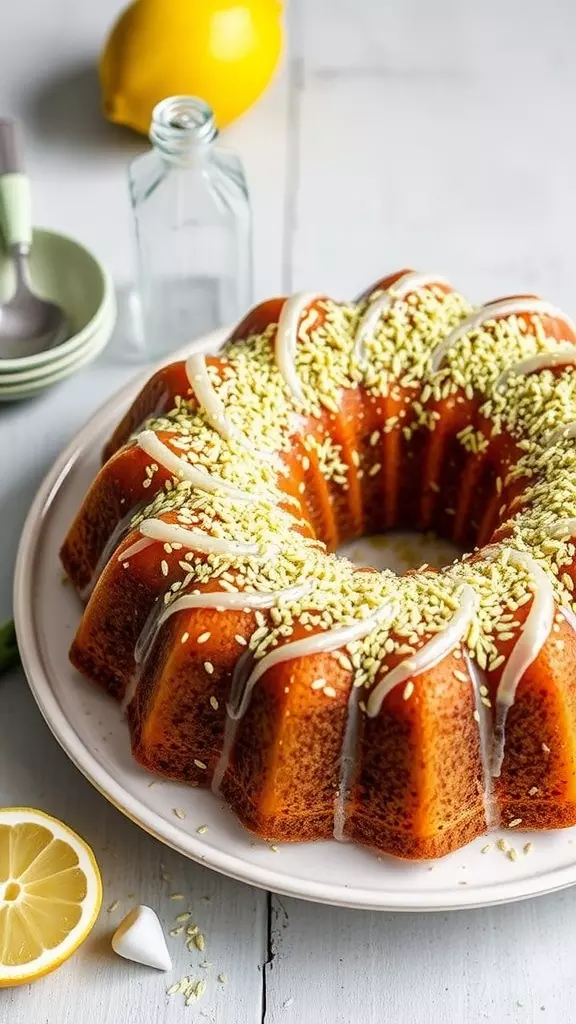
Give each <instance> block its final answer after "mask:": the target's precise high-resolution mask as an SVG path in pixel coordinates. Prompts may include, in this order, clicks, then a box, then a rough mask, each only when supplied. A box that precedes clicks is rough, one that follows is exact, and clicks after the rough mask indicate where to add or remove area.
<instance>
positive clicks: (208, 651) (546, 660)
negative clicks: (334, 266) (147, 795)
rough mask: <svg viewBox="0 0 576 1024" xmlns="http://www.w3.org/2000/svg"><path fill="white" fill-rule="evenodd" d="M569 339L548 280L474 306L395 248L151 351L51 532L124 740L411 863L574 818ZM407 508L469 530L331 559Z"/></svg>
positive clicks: (297, 825) (302, 824) (304, 828)
mask: <svg viewBox="0 0 576 1024" xmlns="http://www.w3.org/2000/svg"><path fill="white" fill-rule="evenodd" d="M575 344H576V334H575V333H574V330H573V327H572V325H571V324H570V322H569V321H568V320H567V318H566V317H564V316H563V314H560V313H559V312H558V311H556V310H554V309H553V308H552V307H549V306H548V305H547V304H544V303H542V302H540V300H536V299H534V298H532V297H513V298H512V299H507V300H502V301H500V303H499V304H491V305H488V306H486V307H483V309H480V310H474V311H471V309H470V307H469V306H468V305H467V303H466V302H465V301H464V300H463V299H462V297H461V296H459V295H457V293H455V292H454V291H453V290H452V289H451V287H450V286H449V285H447V284H446V283H445V282H443V281H442V280H441V279H436V278H434V277H433V276H430V275H427V276H426V275H414V274H413V273H412V272H409V271H402V272H400V273H399V274H395V275H392V276H391V277H389V278H386V279H383V280H382V281H379V282H377V284H376V285H375V286H374V287H373V288H371V289H370V290H369V291H368V292H367V293H366V294H365V296H363V297H362V298H361V299H360V300H359V302H358V304H349V305H345V304H339V303H334V302H333V301H332V300H330V299H327V298H326V297H323V296H308V297H305V298H304V299H303V300H302V301H300V300H299V299H298V298H296V299H294V300H290V301H288V300H284V299H273V300H270V301H269V302H268V303H264V304H262V305H261V306H259V307H257V308H256V309H255V310H253V311H252V312H251V313H250V314H249V315H248V316H247V318H246V319H245V320H244V321H243V322H242V324H240V325H239V326H238V328H237V329H236V330H235V332H234V333H233V335H232V337H231V340H230V342H229V343H228V344H227V346H226V348H225V351H224V353H223V354H222V356H220V357H218V358H212V357H211V358H208V359H206V360H202V359H200V360H198V359H197V360H195V361H194V360H192V361H191V362H190V363H189V364H188V363H185V362H178V363H173V364H171V365H170V366H167V367H164V368H162V369H161V370H159V371H157V373H156V374H154V376H153V377H152V378H151V379H150V381H149V382H148V383H147V384H146V385H145V387H144V388H143V389H142V391H141V393H140V395H139V396H138V397H137V398H136V400H135V401H134V403H133V405H132V407H131V408H130V409H129V410H128V412H127V414H126V416H125V417H124V418H123V420H122V421H121V423H120V424H119V425H118V427H117V429H116V430H115V432H114V434H113V436H112V438H111V439H110V441H109V442H108V444H107V446H106V448H105V451H104V464H103V467H102V469H101V471H100V473H99V475H98V477H97V478H96V480H95V481H94V483H93V485H92V487H91V489H90V490H89V492H88V494H87V496H86V499H85V501H84V503H83V506H82V508H81V509H80V511H79V513H78V515H77V517H76V520H75V522H74V523H73V525H72V526H71V529H70V531H69V534H68V536H67V538H66V540H65V542H64V545H63V547H62V552H61V557H62V562H63V565H64V567H65V570H66V572H67V573H68V575H69V576H70V579H71V580H72V582H73V583H74V585H75V586H76V587H77V589H78V590H79V591H80V592H81V594H82V595H83V596H84V598H86V597H88V598H89V600H88V604H87V607H86V610H85V612H84V615H83V618H82V622H81V624H80V627H79V629H78V632H77V635H76V637H75V640H74V643H73V645H72V649H71V654H70V656H71V659H72V662H73V664H74V665H75V666H76V667H77V668H78V669H79V670H80V671H81V672H82V673H84V674H85V675H86V676H87V677H88V678H89V679H91V680H93V681H94V682H96V683H98V684H99V685H101V686H103V687H104V688H106V689H107V690H108V691H109V692H110V693H112V694H113V695H114V696H115V697H117V698H118V699H120V700H124V701H125V702H127V710H128V721H129V725H130V731H131V738H132V748H133V753H134V757H135V758H136V759H137V760H138V761H139V762H140V763H141V764H142V765H143V766H144V767H146V768H148V769H149V770H151V771H156V772H159V773H161V774H164V775H166V776H167V777H170V778H174V779H180V780H183V781H186V782H188V783H190V784H192V785H200V786H207V785H211V784H212V785H213V787H214V788H217V790H218V792H219V793H220V794H221V795H222V796H223V797H224V798H225V799H226V801H227V802H228V803H229V804H230V806H231V807H232V809H233V810H234V812H235V813H236V815H237V816H238V818H239V819H240V821H241V822H242V823H243V824H244V825H245V826H246V827H247V828H248V829H250V830H252V831H253V832H255V833H257V834H258V835H260V836H262V837H263V838H266V839H269V840H276V841H279V840H285V841H292V840H294V841H309V840H313V839H326V838H329V837H330V836H331V835H333V834H335V835H336V837H337V838H349V839H353V840H354V841H356V842H358V843H362V844H365V845H367V846H370V847H373V848H375V849H376V850H378V851H380V852H381V853H389V854H393V855H395V856H400V857H405V858H411V859H423V858H429V857H437V856H442V855H444V854H445V853H448V852H450V851H451V850H454V849H457V848H458V847H460V846H462V845H464V844H466V843H467V842H469V841H470V840H472V839H474V838H475V837H478V836H481V835H482V834H483V833H484V832H485V831H486V830H487V828H489V827H492V826H494V824H495V823H496V822H497V821H500V822H501V823H502V824H503V825H508V826H510V827H511V828H512V829H514V828H520V827H522V828H556V827H562V826H564V825H573V824H576V791H575V790H576V783H575V781H574V780H575V779H576V740H575V737H576V690H575V687H576V682H575V680H576V676H575V673H574V671H573V666H574V664H575V663H576V640H575V636H574V628H573V621H572V619H571V618H570V616H571V615H573V612H574V605H573V589H574V582H573V567H574V562H575V555H576V551H575V548H574V545H573V543H572V537H573V536H574V534H576V498H575V497H574V488H573V485H572V480H573V476H574V472H575V471H576V455H574V454H573V446H572V444H571V443H570V437H571V436H572V435H570V437H568V436H567V437H566V438H564V436H563V435H562V431H561V428H562V426H563V425H569V424H571V423H572V421H575V422H576V360H574V359H572V357H571V352H570V350H569V349H568V348H567V346H571V345H575ZM574 351H575V352H576V349H575V350H574ZM551 437H553V443H550V438H551ZM397 528H400V529H416V530H421V531H427V530H433V531H435V532H437V533H438V534H440V535H441V536H444V537H447V538H450V539H452V540H453V541H454V542H456V543H458V544H460V545H462V546H463V547H465V548H466V549H468V550H472V549H473V548H474V546H475V545H478V546H479V547H480V550H479V551H478V552H477V553H476V554H475V555H474V556H473V557H472V558H468V559H465V560H463V561H460V562H459V563H457V564H455V565H454V566H451V567H447V568H446V569H445V570H443V571H442V572H441V573H435V572H432V571H431V570H430V569H429V568H428V567H422V568H421V569H420V570H419V571H418V572H417V573H410V574H407V575H405V576H402V577H394V575H393V574H391V573H372V574H370V573H368V572H367V571H361V570H358V569H355V568H354V567H353V566H351V565H349V563H345V562H344V561H342V560H338V559H336V558H335V557H334V556H332V555H330V554H329V552H330V551H333V550H334V549H335V548H336V547H338V545H339V544H342V543H343V542H344V541H346V540H349V539H352V538H355V537H359V536H362V535H364V534H370V533H381V532H385V531H387V530H393V529H397ZM242 594H245V595H246V597H245V600H246V604H245V606H241V605H238V606H236V605H234V600H235V598H234V597H230V595H236V597H238V595H242ZM267 594H270V595H271V596H270V601H269V602H268V604H263V605H262V604H260V605H258V597H259V596H260V598H261V597H262V595H264V597H265V600H267V598H266V595H267ZM214 595H216V597H214ZM219 595H220V596H219ZM283 595H285V596H283ZM187 598H191V601H192V603H189V604H188V605H187V604H186V599H187ZM212 598H213V599H214V600H212V603H210V602H211V599H212ZM215 600H218V601H221V604H220V605H215V604H214V601H215ZM239 600H241V598H239ZM227 602H228V603H227ZM574 621H576V620H574ZM542 623H547V628H546V630H544V629H543V627H542ZM340 637H341V643H338V642H337V641H338V639H339V638H340ZM292 647H293V653H291V652H292ZM285 649H286V651H287V652H288V653H287V654H286V656H285V657H284V650H285ZM301 651H302V652H303V653H300V652H301ZM434 652H438V653H437V654H435V653H434ZM253 680H257V681H255V682H254V683H253Z"/></svg>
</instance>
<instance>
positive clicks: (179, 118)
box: [149, 96, 218, 165]
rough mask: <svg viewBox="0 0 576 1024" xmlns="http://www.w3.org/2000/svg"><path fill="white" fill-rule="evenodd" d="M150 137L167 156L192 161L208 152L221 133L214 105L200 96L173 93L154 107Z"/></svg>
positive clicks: (172, 160)
mask: <svg viewBox="0 0 576 1024" xmlns="http://www.w3.org/2000/svg"><path fill="white" fill-rule="evenodd" d="M149 134H150V141H151V143H152V145H153V146H154V147H155V149H157V150H158V152H159V153H160V154H161V155H162V157H163V158H164V159H166V160H169V161H170V162H172V163H176V164H181V165H189V164H191V163H195V162H196V161H197V160H198V158H199V157H202V156H207V155H208V153H209V151H210V149H211V147H212V143H213V142H214V140H215V139H216V137H217V135H218V129H217V128H216V122H215V120H214V114H213V112H212V109H211V108H210V107H209V106H208V104H207V103H204V101H203V100H201V99H198V98H197V97H196V96H171V97H169V98H168V99H166V100H162V102H161V103H158V104H157V105H156V106H155V107H154V110H153V111H152V124H151V125H150V133H149Z"/></svg>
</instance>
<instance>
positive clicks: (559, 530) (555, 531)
mask: <svg viewBox="0 0 576 1024" xmlns="http://www.w3.org/2000/svg"><path fill="white" fill-rule="evenodd" d="M575 535H576V519H574V518H572V519H558V521H557V522H556V523H554V526H551V527H550V529H549V530H548V536H549V537H552V538H553V539H554V540H564V539H565V538H566V539H567V538H568V537H574V536H575Z"/></svg>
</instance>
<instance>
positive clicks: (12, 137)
mask: <svg viewBox="0 0 576 1024" xmlns="http://www.w3.org/2000/svg"><path fill="white" fill-rule="evenodd" d="M23 171H24V158H23V153H22V137H21V134H20V131H19V129H18V125H17V123H16V121H12V120H11V118H8V117H0V174H19V173H21V172H23Z"/></svg>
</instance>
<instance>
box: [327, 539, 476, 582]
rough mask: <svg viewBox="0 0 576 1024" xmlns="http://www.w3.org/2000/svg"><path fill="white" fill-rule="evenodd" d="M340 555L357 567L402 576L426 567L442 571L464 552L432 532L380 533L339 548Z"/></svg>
mask: <svg viewBox="0 0 576 1024" xmlns="http://www.w3.org/2000/svg"><path fill="white" fill-rule="evenodd" d="M338 554H339V555H342V556H343V557H344V558H349V559H350V561H351V562H353V563H354V565H357V566H359V567H360V566H366V565H369V566H370V567H371V568H372V569H392V570H393V571H394V572H396V573H398V575H400V574H401V573H404V572H407V571H408V569H419V568H420V566H421V565H423V564H425V563H426V564H427V565H429V566H431V567H432V568H433V569H442V568H443V567H444V566H446V565H450V564H451V562H453V561H454V559H455V558H460V557H461V555H462V549H461V548H458V547H456V545H455V544H451V543H450V541H448V540H443V539H441V538H440V537H437V536H436V535H435V534H431V533H404V532H401V531H397V532H396V531H395V532H393V533H377V534H372V535H371V536H368V537H359V538H358V540H352V541H350V542H349V543H348V544H343V545H342V547H339V548H338Z"/></svg>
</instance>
